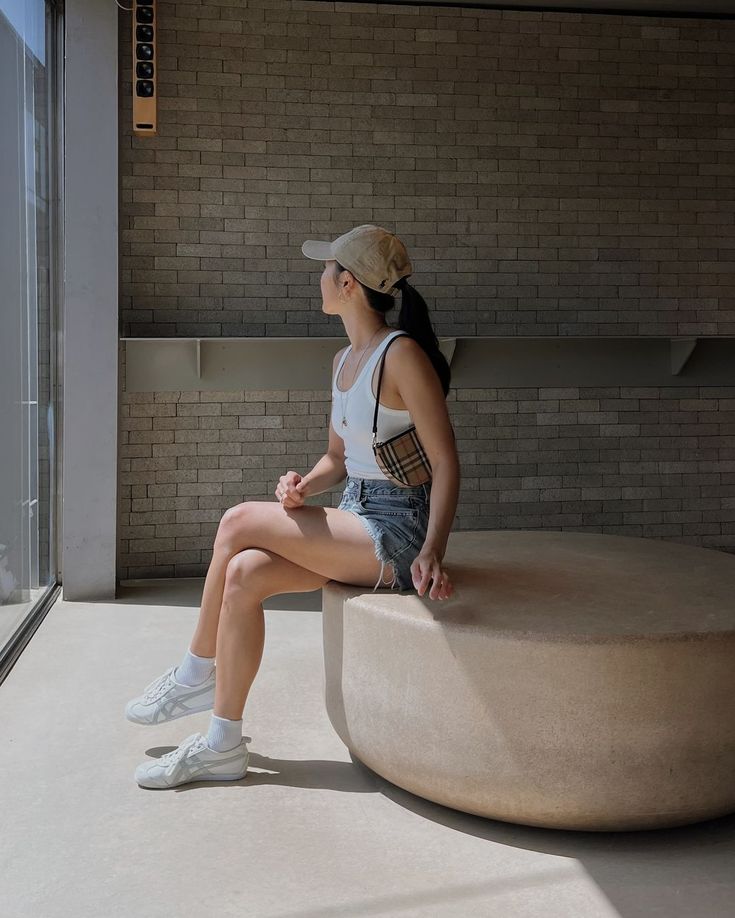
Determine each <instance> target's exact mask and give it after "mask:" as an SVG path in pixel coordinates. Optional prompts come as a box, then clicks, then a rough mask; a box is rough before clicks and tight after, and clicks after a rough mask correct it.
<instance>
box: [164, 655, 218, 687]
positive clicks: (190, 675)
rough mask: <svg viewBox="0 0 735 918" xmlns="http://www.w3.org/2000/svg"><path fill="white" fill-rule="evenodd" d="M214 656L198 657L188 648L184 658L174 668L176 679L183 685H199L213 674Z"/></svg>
mask: <svg viewBox="0 0 735 918" xmlns="http://www.w3.org/2000/svg"><path fill="white" fill-rule="evenodd" d="M213 669H214V657H198V656H197V655H196V654H194V653H192V652H191V650H187V651H186V653H185V654H184V659H183V660H182V661H181V663H179V665H178V666H177V667H176V669H175V670H174V679H176V681H177V682H181V683H182V684H183V685H199V684H200V683H202V682H205V681H206V680H207V679H209V677H210V676H211V675H212V670H213Z"/></svg>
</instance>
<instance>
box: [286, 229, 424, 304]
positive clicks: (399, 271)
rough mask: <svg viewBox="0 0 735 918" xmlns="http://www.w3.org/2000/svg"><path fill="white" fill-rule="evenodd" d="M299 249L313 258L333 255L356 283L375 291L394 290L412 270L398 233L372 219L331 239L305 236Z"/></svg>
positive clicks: (324, 257) (317, 258) (319, 258)
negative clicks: (378, 224) (348, 271)
mask: <svg viewBox="0 0 735 918" xmlns="http://www.w3.org/2000/svg"><path fill="white" fill-rule="evenodd" d="M301 251H302V252H303V253H304V255H306V257H307V258H314V259H315V260H316V261H327V260H328V259H330V258H335V259H336V260H337V261H338V262H339V263H340V264H341V265H343V266H344V267H345V268H349V270H350V271H352V273H353V274H354V275H355V277H356V278H357V279H358V280H359V281H360V283H362V284H365V286H366V287H370V289H371V290H377V291H378V292H379V293H391V294H396V293H398V288H397V287H395V286H394V285H395V284H396V282H397V281H399V280H400V279H401V278H402V277H409V276H410V275H411V274H412V273H413V267H412V265H411V262H410V260H409V258H408V252H407V251H406V247H405V245H404V244H403V243H402V242H401V240H400V239H399V238H398V236H396V235H395V233H391V232H390V230H387V229H385V228H384V227H382V226H375V225H374V224H372V223H363V225H362V226H356V227H355V228H354V229H351V230H350V231H349V232H348V233H344V234H343V235H342V236H338V237H337V238H336V239H335V240H334V241H333V242H320V241H318V240H316V239H307V240H306V242H305V243H304V244H303V245H302V246H301Z"/></svg>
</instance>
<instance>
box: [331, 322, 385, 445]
mask: <svg viewBox="0 0 735 918" xmlns="http://www.w3.org/2000/svg"><path fill="white" fill-rule="evenodd" d="M381 327H382V328H385V327H386V326H385V325H383V326H381ZM379 331H380V328H379V329H378V331H376V332H375V335H377V334H378V332H379ZM375 335H373V337H372V338H371V339H370V340H369V341H368V343H367V344H366V345H365V347H364V348H363V351H362V354H361V355H360V361H359V363H358V364H357V370H356V371H355V375H354V376H353V378H352V386H354V385H355V382H356V380H357V377H358V375H359V372H360V364H361V363H362V358H363V357H364V356H365V354H366V353H367V349H368V348H369V347H370V345H371V344H372V343H373V341H374V340H375ZM386 337H387V335H386ZM350 347H352V345H350ZM345 363H346V358H345ZM344 368H345V365H344V363H343V364H342V368H341V373H344ZM337 381H338V382H339V380H337ZM352 386H350V389H351V388H352ZM337 388H338V389H339V391H340V393H341V395H342V426H343V427H347V398H349V389H348V390H347V391H346V392H343V391H342V390H341V389H340V388H339V386H337ZM345 396H347V398H345Z"/></svg>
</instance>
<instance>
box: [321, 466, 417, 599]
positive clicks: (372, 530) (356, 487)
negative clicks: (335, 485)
mask: <svg viewBox="0 0 735 918" xmlns="http://www.w3.org/2000/svg"><path fill="white" fill-rule="evenodd" d="M430 496H431V482H430V481H429V482H427V483H426V484H422V485H415V486H414V487H411V488H404V487H401V486H400V485H396V484H393V482H391V481H387V480H386V479H384V478H353V477H352V476H351V475H348V476H347V484H346V485H345V489H344V492H343V494H342V500H341V501H340V504H339V507H338V508H337V509H339V510H347V511H348V512H350V513H354V514H355V516H357V517H359V518H360V519H361V520H362V523H363V525H364V526H365V528H366V529H367V531H368V533H369V534H370V537H371V538H372V540H373V544H374V546H375V557H376V558H377V559H378V561H380V562H381V564H380V576H379V577H378V581H377V583H376V584H375V586H374V587H373V593H374V592H375V591H376V590H377V589H378V587H379V586H382V587H384V588H388V589H391V590H392V589H395V588H397V589H398V590H399V591H400V592H405V591H412V590H413V591H415V589H416V588H415V587H414V585H413V578H412V577H411V564H412V563H413V561H414V560H415V558H416V556H417V555H418V553H419V552H420V551H421V547H422V545H423V544H424V539H425V538H426V532H427V529H428V524H429V497H430ZM386 564H392V565H393V571H394V577H393V581H392V582H391V584H390V585H388V583H387V582H386V583H383V577H384V568H385V565H386Z"/></svg>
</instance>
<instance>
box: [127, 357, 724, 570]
mask: <svg viewBox="0 0 735 918" xmlns="http://www.w3.org/2000/svg"><path fill="white" fill-rule="evenodd" d="M124 369H125V363H124V354H123V355H122V358H121V371H122V374H123V379H124ZM122 389H123V397H122V404H121V408H120V482H119V495H120V502H119V514H118V520H119V540H118V546H119V550H118V577H120V578H121V579H128V578H134V577H173V576H182V577H185V576H200V575H204V574H205V573H206V570H207V566H208V564H209V561H210V559H211V556H212V551H211V549H212V542H213V540H214V536H215V533H216V531H217V525H218V523H219V520H220V518H221V516H222V514H223V513H224V511H225V510H226V509H227V508H228V507H230V506H233V505H234V504H236V503H239V502H241V501H243V500H269V501H274V502H275V497H274V495H273V491H274V489H275V486H276V483H277V481H278V478H279V477H280V476H281V475H283V474H284V473H285V472H286V471H288V470H289V469H291V468H293V469H294V470H295V471H298V472H300V473H301V474H305V473H306V472H308V471H309V470H310V469H311V468H312V467H313V465H314V463H315V462H316V461H317V460H318V459H319V457H320V456H321V455H322V454H323V453H324V452H325V450H326V445H327V444H326V438H327V432H326V430H327V424H328V420H327V418H328V411H329V399H330V397H331V395H330V392H329V391H328V390H323V391H322V390H317V391H312V390H298V391H297V390H291V391H246V392H243V391H239V392H206V391H202V392H142V393H140V392H135V393H126V392H124V386H123V387H122ZM447 404H448V407H449V412H450V415H451V418H452V423H453V425H454V429H455V432H456V434H457V445H458V450H459V454H460V459H461V464H462V474H461V492H460V499H459V505H458V508H457V516H456V518H455V524H454V527H453V528H454V529H455V530H461V529H559V530H561V529H573V530H575V531H577V532H584V531H587V532H605V533H613V534H619V535H629V536H643V537H649V538H656V539H666V540H667V541H676V542H682V543H688V544H690V545H701V546H704V547H708V548H717V549H724V550H727V551H735V385H734V386H728V387H715V386H699V387H692V388H682V387H670V388H661V387H656V388H640V387H624V386H621V387H615V386H613V387H605V388H601V387H582V386H579V387H577V386H572V387H569V388H563V389H559V388H550V387H524V388H513V389H509V388H491V389H456V390H455V389H453V390H451V391H450V393H449V397H448V400H447ZM341 493H342V488H341V487H337V488H335V489H334V490H332V491H329V492H325V493H323V494H319V495H316V496H314V497H311V498H309V499H308V503H309V504H310V505H320V506H333V507H336V506H337V504H338V503H339V499H340V497H341Z"/></svg>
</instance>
